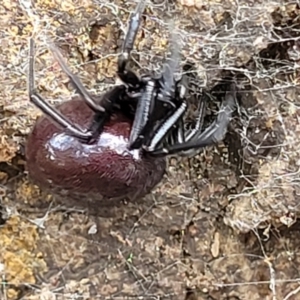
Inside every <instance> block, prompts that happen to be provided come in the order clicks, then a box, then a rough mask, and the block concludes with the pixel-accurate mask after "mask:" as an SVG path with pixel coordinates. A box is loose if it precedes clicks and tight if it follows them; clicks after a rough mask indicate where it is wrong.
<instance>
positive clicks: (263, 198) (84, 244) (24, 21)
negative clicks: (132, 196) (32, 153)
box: [0, 0, 300, 300]
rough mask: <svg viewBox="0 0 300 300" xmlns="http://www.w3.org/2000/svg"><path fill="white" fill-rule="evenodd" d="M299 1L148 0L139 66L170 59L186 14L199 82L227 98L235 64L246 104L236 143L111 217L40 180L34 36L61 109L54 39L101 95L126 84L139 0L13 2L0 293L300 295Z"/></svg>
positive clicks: (7, 42)
mask: <svg viewBox="0 0 300 300" xmlns="http://www.w3.org/2000/svg"><path fill="white" fill-rule="evenodd" d="M149 2H150V1H149ZM30 3H33V4H32V5H31V6H30ZM100 3H101V5H100ZM221 3H222V4H221ZM237 3H238V6H237ZM285 3H286V4H282V1H279V0H274V1H273V2H269V1H268V2H267V1H257V0H255V1H251V2H250V1H246V0H245V1H243V0H242V1H238V2H236V1H231V0H227V1H222V2H221V1H217V0H213V1H210V0H208V1H184V0H182V1H181V2H173V1H169V3H168V2H167V1H165V2H162V1H157V0H154V1H152V2H151V3H149V5H148V8H147V11H146V13H145V15H146V16H148V17H147V18H146V21H145V22H144V23H143V25H142V26H143V28H144V30H142V31H141V32H142V33H139V35H138V41H137V45H136V49H137V51H136V52H135V53H133V58H134V59H135V60H136V61H138V63H139V69H140V72H141V73H145V72H149V70H157V69H158V68H159V67H160V66H161V65H160V63H161V61H162V59H163V57H164V55H165V53H166V49H167V44H168V40H169V35H168V28H169V27H168V24H169V20H170V19H172V20H174V27H175V28H176V29H178V31H179V32H180V34H181V36H182V39H183V41H184V43H183V49H182V53H183V57H185V58H186V59H187V60H189V61H190V62H192V63H194V65H195V70H196V75H197V80H198V83H197V85H198V87H199V88H201V86H203V87H204V86H205V87H206V88H207V90H210V91H211V93H212V94H213V95H214V96H216V98H218V97H217V96H218V95H222V91H223V88H224V83H222V84H223V85H221V86H220V85H218V83H219V82H220V81H221V79H222V78H225V77H226V76H227V75H228V74H234V75H235V76H236V77H237V79H238V82H239V93H238V99H239V107H238V110H237V112H236V114H235V117H234V119H233V120H232V123H231V125H230V129H229V132H228V134H227V136H226V139H225V141H224V143H220V144H218V145H216V146H214V147H209V148H207V149H204V150H203V151H202V152H201V153H200V154H199V155H196V156H194V157H193V158H179V157H176V156H175V157H171V158H170V159H169V160H168V172H167V175H166V176H165V178H164V180H163V181H162V182H161V183H160V185H159V186H158V187H157V188H156V189H155V190H154V191H153V193H152V194H151V195H148V196H147V197H146V198H145V199H144V200H143V201H141V202H140V203H138V204H135V203H127V204H126V205H122V206H120V207H114V208H111V209H112V210H113V211H114V217H111V218H103V217H99V216H97V215H92V214H89V213H87V212H86V211H84V210H80V209H77V208H76V209H75V208H73V207H71V206H70V205H69V206H68V205H67V204H68V203H65V204H66V205H63V206H62V205H58V204H57V202H55V201H54V199H53V197H52V196H51V195H48V194H46V192H45V191H41V190H39V189H38V187H36V186H34V185H33V184H32V183H30V182H29V181H28V178H27V174H26V171H25V165H26V162H25V160H24V145H25V141H26V136H27V135H28V133H29V131H30V129H31V128H32V125H33V124H34V121H35V119H36V117H37V116H38V115H39V114H40V112H39V111H38V109H36V108H35V107H34V106H33V105H32V104H31V103H29V100H28V95H27V83H26V80H27V67H28V38H29V37H30V36H33V37H34V38H35V40H36V43H37V50H36V53H37V56H36V65H35V72H36V85H37V88H38V91H39V92H40V93H41V94H43V96H44V97H45V98H47V99H49V102H50V103H52V104H56V103H59V102H61V101H64V100H67V99H69V98H70V97H71V95H72V93H74V91H73V90H72V88H71V87H70V85H69V83H68V80H67V78H66V76H65V75H63V74H62V72H61V70H60V69H59V68H58V65H57V63H56V62H55V61H54V59H53V58H52V56H51V54H50V53H49V51H48V49H47V39H50V40H52V41H54V42H55V43H56V45H57V46H58V47H59V48H60V49H61V50H62V52H63V55H64V56H65V58H66V59H67V60H68V64H69V65H70V66H71V67H72V69H73V70H74V72H76V73H77V74H79V76H80V78H81V80H82V82H83V83H84V84H85V85H86V86H87V87H88V89H89V90H91V92H94V93H101V91H103V90H104V89H106V88H107V87H109V86H111V85H113V84H114V83H115V79H116V75H115V70H116V58H117V53H119V51H120V46H121V45H122V40H123V37H124V32H123V31H122V28H123V29H124V30H125V28H126V21H127V18H128V13H129V12H130V11H132V9H133V8H134V7H135V3H134V2H131V1H130V2H128V1H121V0H114V2H113V3H110V2H109V1H100V0H95V1H92V0H68V1H48V0H36V1H31V2H30V1H8V0H6V1H5V0H4V1H2V3H1V4H0V36H1V47H0V62H1V64H0V74H1V83H0V113H1V119H0V120H1V128H0V134H1V142H0V181H1V182H0V196H1V199H0V200H1V202H0V204H1V212H2V213H1V217H0V249H1V250H0V280H1V284H0V299H5V300H6V299H26V300H27V299H28V300H29V299H30V300H33V299H59V300H60V299H143V300H146V299H147V300H148V299H149V300H150V299H162V300H163V299H176V300H177V299H178V300H200V299H201V300H202V299H215V300H222V299H226V300H237V299H239V300H242V299H252V300H256V299H273V300H274V299H280V300H281V299H289V300H293V299H300V288H299V282H300V280H299V278H300V276H299V275H300V274H299V271H298V270H299V268H300V255H299V254H300V253H299V252H298V250H297V249H298V248H299V247H300V242H299V245H298V241H300V231H299V222H298V221H297V217H298V215H299V207H298V200H299V194H300V190H299V186H298V185H299V165H300V163H299V162H300V153H299V149H300V138H299V132H300V127H299V122H298V120H299V102H298V101H299V99H298V97H299V96H298V95H299V94H300V93H299V85H298V81H299V73H298V72H299V62H300V44H299V41H298V36H299V34H298V31H299V29H300V28H299V27H300V25H299V16H300V14H299V7H298V6H297V5H296V4H294V3H296V2H292V1H285ZM183 63H184V61H183ZM135 67H136V66H135ZM219 98H220V97H219ZM219 102H220V101H216V102H214V103H212V105H211V108H210V109H211V113H214V112H215V109H216V107H215V106H216V105H219ZM207 119H208V120H207V121H209V119H210V117H209V116H208V118H207ZM63 204H64V203H63ZM298 260H299V265H298Z"/></svg>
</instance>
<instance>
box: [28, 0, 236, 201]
mask: <svg viewBox="0 0 300 300" xmlns="http://www.w3.org/2000/svg"><path fill="white" fill-rule="evenodd" d="M145 5H146V2H145V1H144V0H142V1H140V2H139V3H138V5H137V7H136V9H135V11H134V12H133V13H132V14H131V15H130V17H129V22H128V30H127V33H126V35H125V39H124V43H123V46H122V51H121V54H120V55H119V58H118V64H117V75H118V77H119V78H120V79H121V82H122V83H121V84H119V85H116V86H115V87H113V88H112V89H110V90H108V91H107V92H105V93H104V94H102V95H91V94H90V93H89V92H88V91H87V90H86V89H85V88H84V86H83V84H82V83H81V82H80V80H79V78H78V77H77V76H76V75H75V74H73V73H72V72H71V71H70V69H69V67H68V66H67V64H66V63H65V61H64V59H63V57H62V54H61V53H60V51H59V50H58V49H57V48H56V46H54V44H52V43H50V44H49V48H50V50H51V52H52V54H53V56H54V58H55V59H56V61H57V62H58V63H59V65H60V67H61V68H62V70H63V71H64V73H66V74H67V76H68V78H69V80H70V82H71V84H72V85H73V87H74V88H75V89H76V91H77V94H78V95H77V96H75V97H74V98H72V99H71V100H69V101H67V102H64V103H62V104H60V105H58V106H55V107H53V106H50V105H49V104H48V103H47V102H46V101H45V99H44V98H43V97H42V96H41V95H39V94H38V93H37V91H36V89H35V87H34V40H33V39H30V43H29V52H30V53H29V76H28V89H29V99H30V101H31V102H32V103H33V104H35V105H36V106H37V107H38V108H39V109H40V110H41V111H42V112H43V115H42V116H41V117H40V118H39V119H38V120H37V121H36V123H35V125H34V128H33V130H32V132H31V133H30V135H29V137H28V140H27V146H26V158H27V168H28V172H29V175H30V177H31V178H32V179H33V180H34V181H35V182H36V183H37V184H38V185H40V186H43V187H45V188H49V189H51V190H52V191H54V192H58V193H59V194H63V195H68V196H70V197H73V198H74V197H75V196H78V197H77V198H78V199H82V198H83V197H85V198H88V199H89V201H92V200H93V199H100V198H101V197H102V198H104V199H114V198H117V199H119V198H126V197H127V198H130V199H133V198H140V197H142V196H144V195H146V194H147V193H149V192H150V191H151V190H152V189H153V188H154V186H155V185H157V184H158V183H159V182H160V181H161V179H162V177H163V175H164V172H165V168H166V161H165V157H166V156H168V155H171V154H178V155H193V154H195V153H197V152H199V149H201V148H203V147H206V146H208V145H211V144H214V143H217V142H218V141H220V140H222V139H223V138H224V135H225V133H226V131H227V127H228V124H229V122H230V119H231V116H232V112H233V110H234V107H235V90H234V87H231V89H230V91H228V92H227V94H226V96H225V100H224V101H223V103H222V105H221V109H220V111H219V113H218V115H217V117H216V120H215V121H214V122H213V123H212V124H211V125H210V126H209V127H207V128H206V129H205V130H204V131H203V130H202V125H203V117H204V114H205V104H206V103H205V101H204V100H203V99H199V107H198V118H197V120H196V122H195V126H194V127H193V128H192V129H186V128H185V125H184V117H185V113H186V111H187V107H188V103H187V101H186V98H187V92H188V86H189V81H188V77H187V76H186V75H182V76H181V77H180V78H176V77H175V72H176V70H177V68H178V67H179V63H180V53H179V46H178V45H177V44H176V43H175V38H173V39H172V40H173V42H172V45H171V47H170V53H171V55H170V58H169V59H166V60H165V62H164V65H163V68H162V71H161V73H160V74H159V75H157V76H149V75H144V76H141V77H139V76H138V75H137V74H135V73H134V72H133V71H132V70H130V69H129V68H128V62H129V60H130V54H131V51H132V50H133V46H134V43H135V39H136V35H137V32H138V29H139V27H140V23H141V19H142V14H143V12H144V9H145ZM86 196H87V197H86Z"/></svg>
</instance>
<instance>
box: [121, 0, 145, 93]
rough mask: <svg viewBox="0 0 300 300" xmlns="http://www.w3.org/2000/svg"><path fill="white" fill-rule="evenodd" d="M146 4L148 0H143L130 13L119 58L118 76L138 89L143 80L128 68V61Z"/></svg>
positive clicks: (128, 84) (134, 88)
mask: <svg viewBox="0 0 300 300" xmlns="http://www.w3.org/2000/svg"><path fill="white" fill-rule="evenodd" d="M145 6H146V1H145V0H141V1H140V2H139V3H138V5H137V7H136V9H135V11H134V12H133V13H132V14H131V15H130V17H129V22H128V28H127V33H126V35H125V39H124V43H123V46H122V52H121V54H120V56H119V58H118V72H117V73H118V76H119V77H120V79H121V80H122V81H123V82H124V83H125V84H126V85H127V86H128V87H129V88H131V89H133V90H137V89H139V88H140V87H141V80H140V79H139V77H138V76H137V75H136V74H135V73H134V72H133V71H131V70H129V69H127V63H128V60H129V58H130V53H131V51H132V49H133V46H134V42H135V39H136V35H137V32H138V30H139V27H140V24H141V20H142V14H143V12H144V10H145Z"/></svg>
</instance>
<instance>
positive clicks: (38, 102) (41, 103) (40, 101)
mask: <svg viewBox="0 0 300 300" xmlns="http://www.w3.org/2000/svg"><path fill="white" fill-rule="evenodd" d="M34 48H35V44H34V40H33V39H32V38H31V39H30V40H29V72H28V93H29V99H30V101H31V102H32V103H33V104H34V105H35V106H37V107H38V108H39V109H40V110H41V111H42V112H43V113H44V114H45V115H46V116H48V117H49V118H50V119H51V120H53V121H54V122H55V123H56V124H57V125H58V126H59V127H61V128H62V129H64V130H66V131H67V132H68V133H69V134H71V135H73V136H75V137H77V138H79V139H82V140H89V139H90V138H91V136H92V134H91V132H89V131H85V130H83V129H82V128H79V127H78V126H77V125H75V124H72V123H71V122H70V121H69V120H68V119H67V118H66V117H65V116H63V115H62V114H61V113H60V112H59V111H58V110H57V109H55V108H54V107H52V106H50V105H49V104H48V103H47V102H46V101H45V99H44V98H43V97H42V96H40V95H39V94H38V93H37V91H36V90H35V87H34Z"/></svg>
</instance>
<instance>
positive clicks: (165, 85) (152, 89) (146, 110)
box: [129, 35, 187, 150]
mask: <svg viewBox="0 0 300 300" xmlns="http://www.w3.org/2000/svg"><path fill="white" fill-rule="evenodd" d="M170 52H171V55H170V57H169V59H167V60H166V61H165V63H164V66H163V72H162V74H161V75H160V76H159V77H158V79H156V80H151V79H147V78H143V80H144V82H145V87H144V93H142V96H141V97H140V98H139V99H138V103H137V109H136V113H135V119H134V122H133V126H132V130H131V134H130V139H129V148H130V149H135V148H139V147H141V146H142V144H143V143H144V144H145V147H146V148H147V149H151V150H153V149H154V148H155V147H156V146H157V145H158V144H159V143H160V141H161V140H162V139H163V138H164V137H165V136H166V135H167V133H168V132H169V131H170V130H171V128H172V127H173V126H174V124H175V123H176V122H177V121H178V119H179V118H181V117H182V115H183V114H184V112H185V111H186V104H185V103H184V102H183V99H184V96H185V93H186V86H187V82H186V77H185V76H184V78H182V79H181V80H179V81H176V80H175V78H174V74H175V71H176V69H177V67H178V65H179V61H180V60H179V45H178V44H177V43H176V39H175V36H174V35H173V36H172V38H171V46H170ZM179 83H180V89H179V95H178V100H179V101H178V103H173V101H172V100H171V99H173V97H174V96H175V93H176V91H177V87H178V86H179ZM158 89H159V90H158ZM157 100H158V101H161V102H163V103H165V104H168V105H169V106H171V110H172V111H173V114H171V115H170V114H166V115H165V116H164V118H163V120H161V121H160V123H161V124H160V126H159V127H158V128H156V130H155V132H154V131H153V130H151V128H152V127H153V124H151V123H152V122H153V119H154V118H155V114H154V109H155V103H156V101H157ZM152 135H154V137H153V138H151V137H150V136H152Z"/></svg>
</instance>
